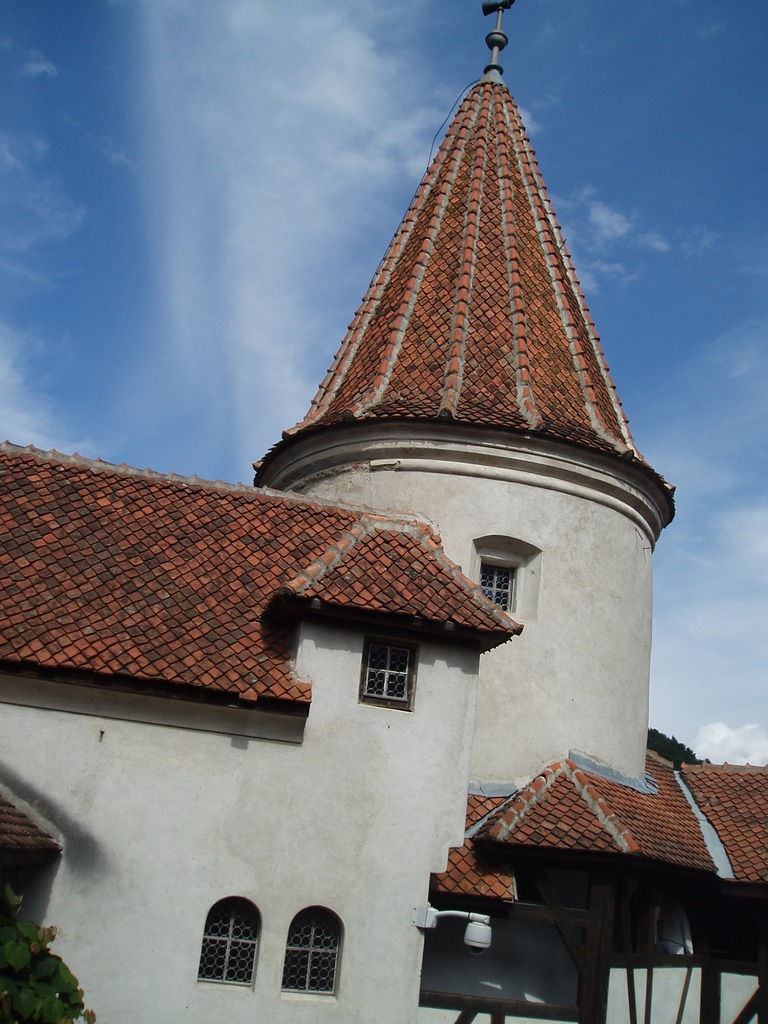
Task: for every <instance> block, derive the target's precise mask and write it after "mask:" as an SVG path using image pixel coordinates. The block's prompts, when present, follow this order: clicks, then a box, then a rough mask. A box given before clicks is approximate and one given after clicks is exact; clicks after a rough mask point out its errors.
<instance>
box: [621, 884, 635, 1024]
mask: <svg viewBox="0 0 768 1024" xmlns="http://www.w3.org/2000/svg"><path fill="white" fill-rule="evenodd" d="M621 931H622V942H623V945H624V967H625V970H626V972H627V1000H628V1002H629V1024H637V994H636V992H635V968H634V966H633V964H632V915H631V913H630V907H629V886H628V884H627V880H626V879H624V882H623V884H622V886H621Z"/></svg>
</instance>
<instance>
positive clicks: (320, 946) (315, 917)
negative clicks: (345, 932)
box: [283, 907, 341, 992]
mask: <svg viewBox="0 0 768 1024" xmlns="http://www.w3.org/2000/svg"><path fill="white" fill-rule="evenodd" d="M340 944H341V927H340V924H339V919H338V918H337V917H336V915H335V914H332V913H331V911H330V910H325V909H324V908H323V907H308V908H307V909H306V910H302V911H301V912H300V913H299V914H297V915H296V917H294V919H293V921H292V922H291V927H290V929H289V931H288V942H287V943H286V947H285V965H284V966H283V991H284V992H333V991H334V988H335V987H336V969H337V967H338V962H339V949H340Z"/></svg>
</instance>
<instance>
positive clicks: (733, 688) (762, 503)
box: [646, 321, 768, 760]
mask: <svg viewBox="0 0 768 1024" xmlns="http://www.w3.org/2000/svg"><path fill="white" fill-rule="evenodd" d="M767 335H768V323H764V322H759V321H753V322H749V323H745V324H741V325H738V326H737V327H736V328H735V329H734V330H733V331H732V332H730V333H729V334H727V335H724V336H723V337H720V338H718V339H715V340H714V341H712V342H711V343H709V344H708V345H707V346H702V347H701V348H700V349H699V350H698V351H696V352H695V358H694V359H693V360H692V362H690V363H689V364H688V365H687V366H685V367H683V368H682V369H681V370H680V372H679V373H678V374H677V375H675V377H674V378H672V379H670V380H669V381H668V382H666V384H665V386H664V387H663V388H660V389H659V392H658V395H657V421H658V424H659V428H660V430H659V433H658V434H657V436H656V437H655V438H654V437H653V436H652V435H651V437H650V438H648V439H647V441H649V443H647V444H646V454H647V455H648V457H649V459H650V461H651V463H652V464H653V465H655V466H658V467H661V468H663V470H664V472H665V474H666V475H668V476H669V478H670V479H672V480H674V481H675V482H676V483H677V484H678V494H679V495H680V499H681V500H680V503H679V512H678V516H677V519H676V521H675V522H673V524H672V525H671V526H670V527H669V530H670V532H671V533H673V534H674V537H672V536H670V537H668V538H667V537H662V538H661V540H660V542H659V545H658V548H657V552H656V555H655V565H656V578H657V584H658V587H657V601H656V608H655V625H654V648H653V671H652V691H651V692H652V709H653V710H652V724H654V725H656V726H657V727H658V728H661V729H663V730H664V731H667V732H669V731H674V732H675V733H676V735H678V736H681V737H683V738H684V739H685V741H686V742H688V743H690V744H691V745H692V746H693V747H694V749H696V750H697V752H698V753H700V754H701V753H702V751H700V750H699V748H698V747H697V746H696V743H695V742H694V737H695V736H696V734H697V733H698V731H699V729H702V728H703V727H704V726H705V725H707V724H709V723H708V719H707V718H706V717H704V716H706V715H707V709H710V708H712V707H716V706H718V705H722V704H723V701H727V704H728V708H729V715H730V720H731V722H734V721H735V722H736V723H739V722H743V723H754V722H757V723H758V724H759V726H760V728H762V729H765V728H768V699H766V691H765V684H766V679H768V632H766V629H765V623H766V622H768V494H767V493H766V479H768V458H767V457H766V451H768V423H767V422H766V419H765V416H764V409H765V408H766V405H768V349H766V346H765V337H766V336H767ZM707 410H708V413H707ZM692 693H695V694H696V695H697V696H696V700H695V701H692V700H691V694H692ZM734 728H735V729H736V730H738V729H740V728H741V726H739V725H736V726H734ZM704 756H712V755H710V754H708V753H705V755H704ZM714 759H715V758H714V757H713V760H714Z"/></svg>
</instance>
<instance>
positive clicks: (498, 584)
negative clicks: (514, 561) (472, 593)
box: [480, 562, 515, 612]
mask: <svg viewBox="0 0 768 1024" xmlns="http://www.w3.org/2000/svg"><path fill="white" fill-rule="evenodd" d="M514 585H515V570H514V569H513V568H511V567H509V566H501V565H490V564H489V563H488V562H481V563H480V589H481V590H482V592H483V593H484V594H485V596H486V597H487V598H488V600H489V601H493V603H494V604H497V605H498V606H499V607H500V608H501V609H502V610H503V611H505V612H508V611H509V610H510V608H512V605H513V599H514Z"/></svg>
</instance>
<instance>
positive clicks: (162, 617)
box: [0, 443, 520, 706]
mask: <svg viewBox="0 0 768 1024" xmlns="http://www.w3.org/2000/svg"><path fill="white" fill-rule="evenodd" d="M0 481H1V485H2V489H3V502H2V506H0V575H1V576H2V579H3V581H4V586H3V588H2V591H1V592H0V615H2V626H1V627H0V663H3V664H5V666H6V667H15V668H17V669H20V670H27V669H30V668H31V669H35V670H44V671H45V670H54V671H57V672H62V671H64V672H80V673H87V674H89V676H93V677H94V678H95V679H98V680H99V681H101V682H104V681H106V680H109V679H112V680H113V681H114V680H116V679H118V678H119V679H120V680H123V681H125V680H127V681H130V684H131V685H142V684H143V685H148V684H161V685H164V686H167V685H171V686H173V687H182V688H185V690H186V691H187V692H189V693H193V692H197V693H199V694H205V695H214V696H215V697H218V699H224V700H226V701H229V700H235V701H237V702H238V703H243V704H246V705H249V704H253V703H255V702H257V701H260V700H264V699H268V698H269V699H272V700H276V701H280V702H283V705H284V706H288V705H306V704H307V702H308V701H309V700H310V684H309V682H308V681H307V680H304V679H299V678H297V677H296V676H295V674H294V672H293V669H292V664H291V658H292V650H291V627H290V626H289V625H288V624H286V623H283V622H281V621H280V620H279V619H278V620H276V619H275V617H274V615H271V614H270V603H271V602H272V601H273V600H274V598H275V596H276V595H277V594H278V592H280V591H281V589H282V590H283V592H287V593H291V594H296V595H298V596H300V597H301V596H304V597H311V598H317V599H319V601H320V602H321V603H322V604H323V605H324V606H326V607H336V608H338V609H339V610H340V611H342V612H343V611H345V610H346V611H349V610H350V609H360V610H364V611H366V612H368V613H371V612H373V613H376V612H382V613H383V612H386V613H388V614H389V615H393V616H400V617H407V619H408V622H409V623H411V625H412V623H413V620H414V619H418V620H420V621H422V622H426V623H428V624H443V625H444V624H451V625H453V626H454V627H456V629H457V630H463V631H464V635H465V636H470V635H471V637H470V638H471V639H472V641H473V642H475V643H478V644H480V645H482V646H494V645H495V644H497V643H502V642H503V641H504V640H506V639H508V638H509V636H511V635H512V634H513V633H514V632H516V631H519V628H520V627H518V626H516V624H515V623H514V622H512V620H511V619H509V618H508V617H507V616H505V615H504V613H503V612H500V611H499V610H498V609H495V608H494V607H493V606H492V605H491V604H490V602H487V601H486V600H485V599H484V598H483V597H482V596H481V595H479V591H478V590H477V588H476V587H474V585H473V584H471V583H470V582H469V580H467V579H466V578H465V577H463V576H462V575H461V573H460V572H459V571H458V569H457V567H456V566H455V565H453V563H451V562H449V560H448V559H447V558H446V557H445V556H444V555H443V554H442V552H441V549H440V542H439V538H438V537H437V536H436V535H435V534H434V533H432V532H431V530H430V529H429V528H428V527H427V526H425V525H424V524H421V523H414V522H413V521H412V520H410V519H407V520H397V519H396V518H395V517H387V518H381V517H377V516H375V515H369V514H367V513H366V512H365V511H363V510H361V509H356V508H352V507H340V506H337V505H333V504H331V503H329V502H322V501H309V500H307V499H306V498H301V497H299V496H296V495H290V494H282V493H278V492H270V491H258V490H255V489H254V488H252V487H245V486H243V485H228V484H222V483H220V482H218V483H215V484H214V483H209V482H205V481H201V480H198V479H197V478H191V479H189V478H182V477H177V476H174V475H173V474H172V475H170V476H164V475H162V474H159V473H152V472H151V471H139V470H134V469H130V468H129V467H125V466H122V467H116V466H111V465H109V464H107V463H103V462H100V461H96V462H93V461H90V460H87V459H82V458H80V457H79V456H72V457H67V456H62V455H59V454H57V453H47V454H45V453H42V452H37V451H35V450H31V449H20V448H16V447H15V446H13V445H9V444H7V443H6V444H2V445H0Z"/></svg>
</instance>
